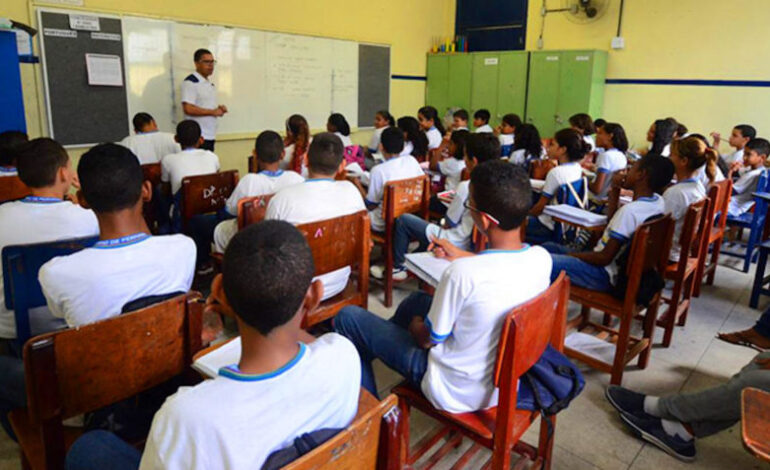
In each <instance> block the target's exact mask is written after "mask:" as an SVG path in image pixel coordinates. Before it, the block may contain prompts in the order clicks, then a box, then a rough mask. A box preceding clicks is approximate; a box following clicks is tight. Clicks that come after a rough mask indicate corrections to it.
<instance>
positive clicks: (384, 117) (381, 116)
mask: <svg viewBox="0 0 770 470" xmlns="http://www.w3.org/2000/svg"><path fill="white" fill-rule="evenodd" d="M395 126H396V120H395V119H393V115H392V114H390V113H389V112H388V110H387V109H381V110H379V111H377V113H375V115H374V132H372V137H371V139H369V147H368V150H369V153H370V154H375V153H377V152H378V151H379V149H380V136H381V135H382V131H384V130H385V129H387V128H388V127H395Z"/></svg>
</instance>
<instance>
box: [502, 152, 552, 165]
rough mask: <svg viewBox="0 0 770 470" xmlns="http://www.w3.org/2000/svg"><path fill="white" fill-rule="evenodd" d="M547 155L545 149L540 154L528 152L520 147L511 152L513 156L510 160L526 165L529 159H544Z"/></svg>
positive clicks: (516, 163)
mask: <svg viewBox="0 0 770 470" xmlns="http://www.w3.org/2000/svg"><path fill="white" fill-rule="evenodd" d="M545 157H546V153H545V149H543V151H542V152H541V153H540V155H538V156H535V155H531V154H529V153H527V150H526V149H518V150H514V151H512V152H511V156H510V157H508V161H509V162H511V163H513V164H515V165H526V164H527V160H542V159H543V158H545Z"/></svg>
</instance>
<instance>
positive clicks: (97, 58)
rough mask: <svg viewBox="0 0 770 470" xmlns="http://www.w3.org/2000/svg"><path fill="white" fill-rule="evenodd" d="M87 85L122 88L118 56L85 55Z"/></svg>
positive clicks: (121, 73) (121, 70)
mask: <svg viewBox="0 0 770 470" xmlns="http://www.w3.org/2000/svg"><path fill="white" fill-rule="evenodd" d="M86 67H87V69H88V84H89V85H93V86H123V69H122V65H121V63H120V56H117V55H111V54H86Z"/></svg>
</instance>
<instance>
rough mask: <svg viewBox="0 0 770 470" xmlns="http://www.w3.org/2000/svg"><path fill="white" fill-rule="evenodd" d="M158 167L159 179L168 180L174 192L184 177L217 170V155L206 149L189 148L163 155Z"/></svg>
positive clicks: (177, 189)
mask: <svg viewBox="0 0 770 470" xmlns="http://www.w3.org/2000/svg"><path fill="white" fill-rule="evenodd" d="M160 169H161V172H160V180H161V181H163V182H166V183H168V182H170V183H171V193H172V194H176V193H177V191H179V189H180V188H181V187H182V180H183V179H184V178H186V177H188V176H199V175H208V174H210V173H216V172H218V171H219V157H217V156H216V154H214V153H213V152H210V151H208V150H204V149H196V148H189V149H185V150H182V151H181V152H179V153H172V154H171V155H166V156H165V157H163V160H161V162H160Z"/></svg>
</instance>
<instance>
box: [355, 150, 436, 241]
mask: <svg viewBox="0 0 770 470" xmlns="http://www.w3.org/2000/svg"><path fill="white" fill-rule="evenodd" d="M423 174H424V172H423V171H422V168H421V167H420V164H419V163H417V160H415V158H414V157H412V156H404V157H395V158H391V159H390V160H387V161H385V162H384V163H381V164H379V165H377V166H375V167H374V168H372V171H371V175H370V177H369V192H368V193H367V195H366V202H367V203H368V204H371V205H374V204H377V207H376V208H375V209H374V210H372V211H369V218H370V219H371V221H372V230H375V231H377V232H382V231H383V230H385V220H383V218H382V198H383V197H384V196H385V185H386V184H387V183H389V182H391V181H399V180H406V179H409V178H415V177H417V176H422V175H423Z"/></svg>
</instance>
